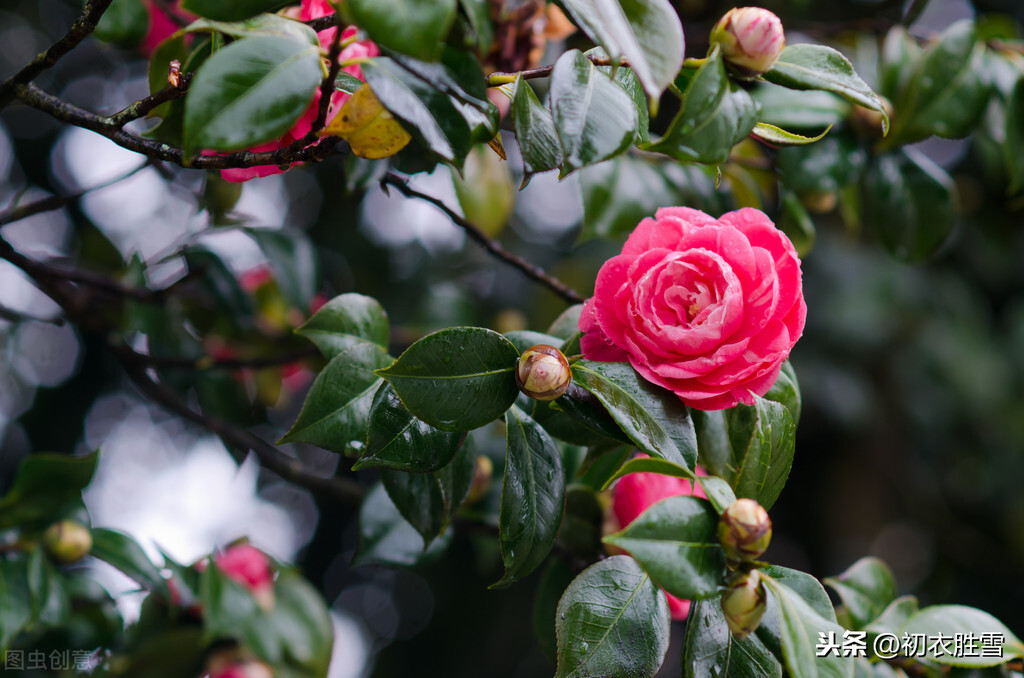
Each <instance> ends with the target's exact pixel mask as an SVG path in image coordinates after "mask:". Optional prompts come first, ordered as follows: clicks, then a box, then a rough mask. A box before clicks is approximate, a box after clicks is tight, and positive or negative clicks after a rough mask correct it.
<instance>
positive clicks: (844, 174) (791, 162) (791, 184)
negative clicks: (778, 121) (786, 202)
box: [778, 133, 867, 195]
mask: <svg viewBox="0 0 1024 678" xmlns="http://www.w3.org/2000/svg"><path fill="white" fill-rule="evenodd" d="M778 159H779V169H780V170H781V171H782V176H783V178H784V179H785V185H786V187H787V188H789V189H790V190H793V191H795V192H796V193H798V194H801V195H804V194H807V193H813V192H828V191H838V190H839V189H841V188H843V187H844V186H847V185H849V184H856V183H857V182H859V181H860V178H861V175H862V174H863V172H864V167H865V165H866V164H867V154H866V153H865V151H864V149H863V148H862V147H861V144H860V142H859V141H858V140H857V139H855V138H854V137H853V136H852V135H849V134H842V133H840V134H833V135H831V136H828V137H826V138H825V139H822V140H821V141H820V142H818V143H816V144H813V145H811V146H802V147H791V148H783V149H781V150H780V151H779V154H778Z"/></svg>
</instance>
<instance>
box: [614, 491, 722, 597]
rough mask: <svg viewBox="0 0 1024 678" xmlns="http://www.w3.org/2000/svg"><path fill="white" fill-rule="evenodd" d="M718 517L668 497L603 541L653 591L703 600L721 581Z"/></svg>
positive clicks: (699, 503)
mask: <svg viewBox="0 0 1024 678" xmlns="http://www.w3.org/2000/svg"><path fill="white" fill-rule="evenodd" d="M717 530H718V513H717V512H716V511H715V510H714V509H713V508H712V507H711V504H710V502H708V501H707V500H704V499H697V498H695V497H669V498H668V499H663V500H661V501H659V502H658V503H656V504H654V505H653V506H651V507H650V508H648V509H647V510H646V511H644V512H643V513H641V514H640V515H639V516H638V517H637V518H636V520H634V521H633V522H631V523H630V524H629V525H627V526H626V527H625V529H623V530H621V531H619V532H616V533H615V534H612V535H609V536H607V537H605V538H604V541H605V543H607V544H611V545H612V546H618V547H619V548H621V549H623V550H625V551H628V552H629V554H630V555H632V556H633V557H634V558H636V560H637V562H638V563H640V566H641V567H643V568H644V570H645V571H646V572H647V573H648V574H649V575H651V580H652V581H654V584H655V585H656V586H658V587H659V588H663V589H665V590H666V591H668V592H669V593H671V594H672V595H674V596H676V597H678V598H684V599H691V600H692V599H700V598H707V597H709V596H712V595H714V594H715V593H716V592H718V590H719V587H720V586H721V584H722V580H723V578H724V577H725V554H724V553H723V551H722V546H721V544H720V543H719V542H718V531H717Z"/></svg>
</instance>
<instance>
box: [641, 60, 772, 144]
mask: <svg viewBox="0 0 1024 678" xmlns="http://www.w3.org/2000/svg"><path fill="white" fill-rule="evenodd" d="M684 76H685V77H688V78H689V80H688V82H687V83H686V88H685V90H684V91H683V102H682V105H681V106H680V108H679V113H677V114H676V117H675V118H673V120H672V123H671V124H670V125H669V128H668V130H667V131H666V132H665V135H664V136H663V137H661V139H658V140H657V141H654V142H652V143H650V144H647V145H646V146H644V149H645V150H648V151H654V152H657V153H664V154H666V155H669V156H671V157H673V158H676V159H679V160H687V161H691V162H702V163H708V164H721V163H724V162H725V161H726V160H728V159H729V152H730V151H731V150H732V147H733V146H734V145H736V144H737V143H739V142H740V141H742V140H743V139H745V138H746V137H747V135H748V134H750V131H751V130H752V129H754V125H755V124H756V123H757V116H758V113H759V111H758V107H757V103H756V102H755V101H754V100H753V99H752V98H751V97H750V94H748V93H747V91H746V90H745V89H743V88H741V87H740V86H739V85H737V84H736V83H735V82H733V81H732V80H731V79H730V78H729V77H728V75H726V72H725V64H724V63H723V61H722V53H721V50H720V49H719V48H718V46H717V45H715V47H714V48H713V49H712V50H711V53H710V54H709V55H708V57H707V59H705V61H704V63H703V64H701V66H700V67H699V68H698V69H697V70H696V72H695V73H693V74H692V75H691V74H689V73H684ZM684 76H680V77H681V78H683V77H684Z"/></svg>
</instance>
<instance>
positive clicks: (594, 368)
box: [563, 360, 697, 474]
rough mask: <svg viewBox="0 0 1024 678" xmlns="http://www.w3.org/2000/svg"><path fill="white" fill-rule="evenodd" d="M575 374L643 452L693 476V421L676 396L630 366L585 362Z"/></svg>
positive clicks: (573, 370)
mask: <svg viewBox="0 0 1024 678" xmlns="http://www.w3.org/2000/svg"><path fill="white" fill-rule="evenodd" d="M572 373H573V379H574V381H575V382H576V383H578V384H579V385H580V386H582V387H583V388H585V389H586V390H588V391H589V392H590V393H592V394H593V395H594V396H596V397H597V399H598V400H599V401H600V402H601V404H602V405H604V407H605V408H606V409H607V410H608V413H609V414H610V415H611V417H612V419H614V420H615V422H616V423H617V424H618V425H619V426H620V427H621V428H622V430H623V431H624V432H625V433H626V434H627V435H628V436H629V438H630V440H632V441H633V443H635V444H636V446H637V447H639V448H640V449H641V450H643V451H644V452H646V453H647V454H649V455H650V456H652V457H657V458H659V459H664V460H665V461H668V462H671V463H673V464H675V465H676V466H679V467H681V468H684V469H686V470H688V471H689V472H690V473H691V474H692V473H693V468H694V464H695V463H696V459H697V438H696V434H695V432H694V427H693V421H692V420H691V418H690V411H689V409H688V408H687V407H686V405H684V404H683V403H682V401H681V400H679V398H678V397H677V396H676V395H675V394H674V393H671V392H670V391H667V390H665V389H663V388H661V387H659V386H655V385H654V384H651V383H649V382H648V381H646V380H644V379H643V378H642V377H640V375H638V374H637V373H636V370H634V369H633V367H632V366H631V365H629V364H628V363H599V362H592V361H589V360H581V361H579V362H577V363H576V364H575V365H573V367H572ZM563 397H564V396H563Z"/></svg>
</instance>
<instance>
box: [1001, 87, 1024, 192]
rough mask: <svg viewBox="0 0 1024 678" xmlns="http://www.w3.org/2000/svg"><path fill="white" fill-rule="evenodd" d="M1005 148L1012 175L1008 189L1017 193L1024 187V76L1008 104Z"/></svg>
mask: <svg viewBox="0 0 1024 678" xmlns="http://www.w3.org/2000/svg"><path fill="white" fill-rule="evenodd" d="M1003 150H1004V154H1005V158H1006V169H1007V173H1008V174H1009V175H1010V185H1009V187H1008V189H1007V190H1009V192H1010V193H1017V192H1019V191H1021V190H1022V189H1024V76H1022V77H1021V78H1020V80H1018V81H1017V84H1016V85H1015V86H1014V88H1013V92H1012V94H1011V95H1010V100H1009V102H1008V103H1007V105H1006V143H1004V144H1003Z"/></svg>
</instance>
